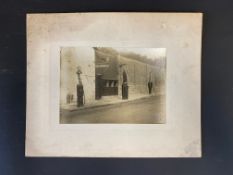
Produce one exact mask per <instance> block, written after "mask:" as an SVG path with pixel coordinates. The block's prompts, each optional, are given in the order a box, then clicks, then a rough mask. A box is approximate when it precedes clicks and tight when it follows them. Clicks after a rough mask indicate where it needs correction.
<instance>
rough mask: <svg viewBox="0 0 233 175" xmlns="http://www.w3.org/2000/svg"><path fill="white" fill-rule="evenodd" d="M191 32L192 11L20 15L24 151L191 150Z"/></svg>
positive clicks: (197, 23) (195, 72) (197, 51)
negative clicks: (23, 62) (24, 70)
mask: <svg viewBox="0 0 233 175" xmlns="http://www.w3.org/2000/svg"><path fill="white" fill-rule="evenodd" d="M201 39H202V14H201V13H136V12H135V13H115V12H114V13H107V12H100V13H99V12H98V13H55V14H28V15H27V119H26V122H27V123H26V126H27V128H26V149H25V155H26V156H33V157H36V156H55V157H201V105H200V104H201V103H200V102H201V43H202V40H201ZM119 143H120V144H119Z"/></svg>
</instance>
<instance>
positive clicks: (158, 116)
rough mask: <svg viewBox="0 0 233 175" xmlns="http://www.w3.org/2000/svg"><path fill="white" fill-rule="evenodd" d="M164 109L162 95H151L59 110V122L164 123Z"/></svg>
mask: <svg viewBox="0 0 233 175" xmlns="http://www.w3.org/2000/svg"><path fill="white" fill-rule="evenodd" d="M164 111H165V98H164V96H151V97H149V98H143V99H138V100H134V101H129V102H123V103H118V104H112V105H107V106H101V107H96V108H88V109H83V110H76V111H61V117H60V123H67V124H68V123H71V124H75V123H127V124H130V123H132V124H154V123H164V122H165V112H164Z"/></svg>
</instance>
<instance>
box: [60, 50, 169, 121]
mask: <svg viewBox="0 0 233 175" xmlns="http://www.w3.org/2000/svg"><path fill="white" fill-rule="evenodd" d="M165 85H166V49H165V48H112V47H61V48H60V123H61V124H79V123H122V124H124V123H127V124H131V123H132V124H163V123H165V121H166V114H165V108H166V103H165V102H166V100H165V99H166V98H165V97H166V92H165V88H166V86H165Z"/></svg>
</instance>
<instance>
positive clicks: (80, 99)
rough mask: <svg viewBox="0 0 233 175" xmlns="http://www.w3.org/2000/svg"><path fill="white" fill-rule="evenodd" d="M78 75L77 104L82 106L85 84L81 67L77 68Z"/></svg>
mask: <svg viewBox="0 0 233 175" xmlns="http://www.w3.org/2000/svg"><path fill="white" fill-rule="evenodd" d="M76 73H77V75H78V84H77V106H78V107H81V106H83V105H84V89H83V84H82V80H81V74H82V71H81V68H80V67H78V68H77V72H76Z"/></svg>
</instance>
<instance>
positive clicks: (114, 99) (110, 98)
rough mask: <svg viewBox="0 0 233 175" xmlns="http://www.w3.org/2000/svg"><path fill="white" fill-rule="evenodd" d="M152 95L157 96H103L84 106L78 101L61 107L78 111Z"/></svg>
mask: <svg viewBox="0 0 233 175" xmlns="http://www.w3.org/2000/svg"><path fill="white" fill-rule="evenodd" d="M151 96H155V94H146V95H145V94H142V95H131V96H130V98H129V99H124V100H123V99H122V98H121V97H120V96H116V95H114V96H103V97H102V98H101V99H100V100H94V101H93V102H92V103H89V104H85V105H84V106H81V107H77V103H76V102H75V103H71V104H67V105H64V106H62V107H61V110H68V111H76V110H84V109H89V108H96V107H102V106H107V105H112V104H118V103H126V102H129V101H134V100H138V99H142V98H150V97H151Z"/></svg>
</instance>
